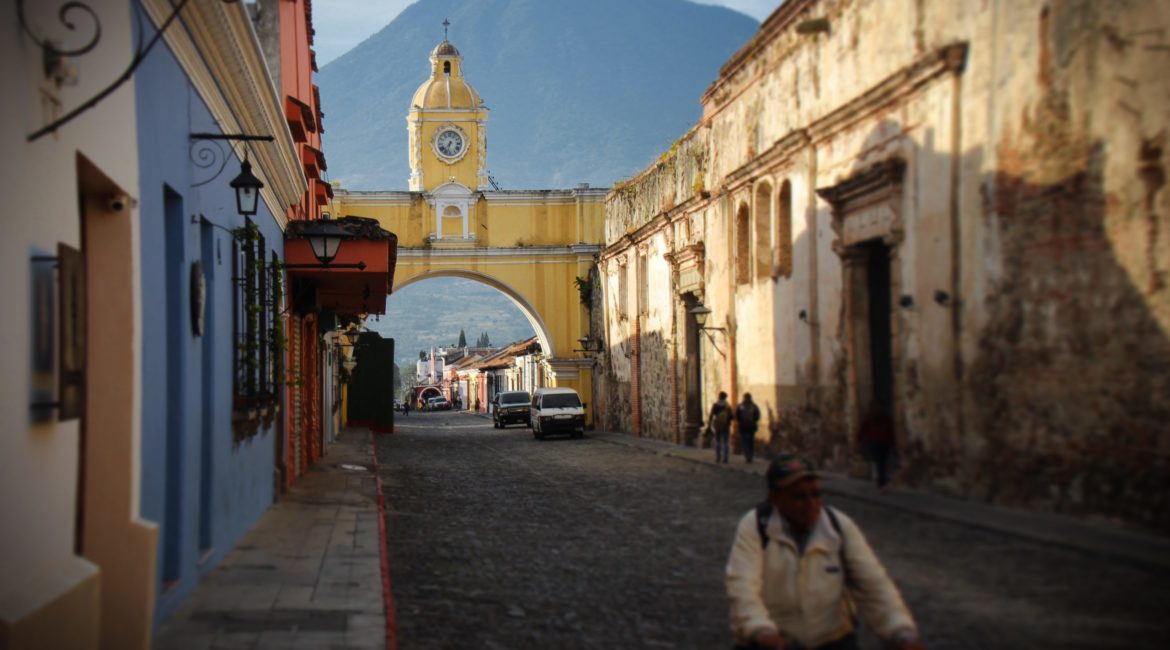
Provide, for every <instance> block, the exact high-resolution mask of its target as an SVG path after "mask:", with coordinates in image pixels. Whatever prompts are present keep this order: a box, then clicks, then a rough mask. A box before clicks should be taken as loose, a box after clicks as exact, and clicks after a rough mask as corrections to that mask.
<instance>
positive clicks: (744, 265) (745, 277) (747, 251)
mask: <svg viewBox="0 0 1170 650" xmlns="http://www.w3.org/2000/svg"><path fill="white" fill-rule="evenodd" d="M751 232H752V231H751V211H750V210H749V209H748V206H747V204H746V203H741V204H740V206H739V210H738V211H737V212H736V214H735V282H736V284H747V283H748V282H751V279H752V249H751Z"/></svg>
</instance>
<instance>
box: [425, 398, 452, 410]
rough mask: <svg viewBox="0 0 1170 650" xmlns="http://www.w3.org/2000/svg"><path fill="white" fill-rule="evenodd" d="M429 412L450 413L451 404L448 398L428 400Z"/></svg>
mask: <svg viewBox="0 0 1170 650" xmlns="http://www.w3.org/2000/svg"><path fill="white" fill-rule="evenodd" d="M427 410H428V411H450V410H451V402H450V401H449V400H448V399H447V398H446V397H431V398H429V399H427Z"/></svg>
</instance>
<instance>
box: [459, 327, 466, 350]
mask: <svg viewBox="0 0 1170 650" xmlns="http://www.w3.org/2000/svg"><path fill="white" fill-rule="evenodd" d="M459 347H461V348H465V347H467V335H466V334H464V333H463V328H462V327H460V328H459Z"/></svg>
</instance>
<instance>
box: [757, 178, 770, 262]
mask: <svg viewBox="0 0 1170 650" xmlns="http://www.w3.org/2000/svg"><path fill="white" fill-rule="evenodd" d="M755 207H756V219H755V222H756V227H755V240H756V246H755V249H756V250H755V261H756V278H758V279H761V280H762V279H765V278H767V277H769V276H771V275H772V238H771V233H770V231H771V229H772V185H771V184H770V183H767V182H765V183H760V184H759V186H757V187H756V201H755Z"/></svg>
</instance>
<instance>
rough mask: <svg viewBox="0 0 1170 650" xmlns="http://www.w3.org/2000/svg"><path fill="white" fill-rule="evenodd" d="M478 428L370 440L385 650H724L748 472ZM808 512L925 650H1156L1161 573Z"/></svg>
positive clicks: (875, 501) (873, 644)
mask: <svg viewBox="0 0 1170 650" xmlns="http://www.w3.org/2000/svg"><path fill="white" fill-rule="evenodd" d="M472 417H473V416H467V415H460V414H427V416H425V419H423V418H420V420H421V421H426V422H435V423H441V422H444V421H454V420H455V419H461V422H460V423H467V422H470V421H474V420H473V419H472ZM483 422H484V425H483V427H482V428H475V429H454V428H451V429H447V430H443V429H442V428H435V429H433V430H426V429H411V430H403V431H402V432H399V433H396V434H394V435H392V436H381V437H379V438H378V439H377V447H378V456H379V463H380V465H381V468H382V472H383V475H384V476H387V477H390V478H392V479H393V480H392V482H391V481H387V482H386V484H387V485H393V486H394V487H392V488H388V489H387V490H386V492H385V494H384V497H385V499H386V505H387V513H386V525H387V532H388V536H389V540H388V549H389V553H390V570H391V581H392V584H393V589H394V599H395V604H396V610H397V629H398V633H399V637H398V645H399V648H401V649H402V650H415V649H428V648H457V647H465V644H466V642H467V641H468V640H473V641H474V647H482V648H509V649H525V648H551V647H569V648H606V649H609V648H680V649H684V648H686V649H690V648H694V649H705V648H721V647H724V648H725V647H730V645H731V642H732V641H731V636H730V632H729V629H728V621H727V610H728V603H727V597H726V594H725V591H724V585H723V570H724V565H725V562H726V559H727V553H728V550H729V546H730V543H731V539H732V536H733V533H734V530H735V526H736V523H737V522H738V520H739V518H740V517H741V516H742V515H743V514H744V513H745V512H746V511H748V510H749V509H750V508H751V507H753V506H754V505H755V504H756V503H758V502H759V501H760V500H761V499H762V498H763V497H764V491H763V479H762V477H761V476H760V474H761V473H762V471H763V469H764V464H763V463H756V464H755V465H757V466H758V467H757V468H755V471H754V472H752V471H740V470H739V469H738V468H736V469H729V468H727V467H720V466H715V465H712V464H707V463H703V462H701V461H700V460H698V459H690V458H685V457H682V456H679V455H674V456H668V455H664V454H661V453H657V451H655V450H653V449H642V448H638V447H633V446H627V445H619V444H614V443H612V442H607V441H605V440H603V439H601V438H600V437H591V436H587V437H586V438H585V439H584V440H567V439H553V440H548V441H544V442H538V441H535V440H533V439H532V437H531V434H530V433H529V432H528V431H527V430H525V429H517V430H505V431H498V430H494V429H492V428H491V424H490V421H486V420H483ZM680 449H681V448H680ZM707 451H708V453H707V455H710V452H709V450H707ZM734 460H740V463H742V460H741V459H738V458H737V459H734ZM826 483H827V481H826ZM828 502H829V503H831V504H832V505H834V506H835V507H838V508H839V509H841V510H842V511H844V512H846V513H847V514H848V515H850V516H851V517H852V518H853V519H854V520H855V521H856V522H857V523H858V525H859V526H860V527H861V529H862V530H863V531H864V532H865V534H866V536H867V538H868V540H869V542H870V544H871V545H872V546H873V547H874V549H875V551H876V552H877V553H878V555H879V557H880V558H881V559H882V561H883V562H884V563H885V565H886V568H887V569H888V570H889V572H890V574H891V575H892V576H893V577H894V578H895V580H896V581H897V582H898V584H899V585H900V587H901V589H902V592H903V595H904V597H905V598H906V600H907V602H908V604H909V606H910V608H911V610H912V611H913V612H914V614H915V616H916V617H917V619H918V621H919V623H920V625H921V627H922V632H923V635H924V637H925V640H926V645H927V647H929V648H931V650H968V649H970V650H976V649H984V648H988V649H998V648H1029V649H1030V650H1064V649H1067V648H1094V649H1099V648H1111V649H1112V648H1116V649H1121V648H1127V649H1128V648H1143V649H1144V648H1149V649H1150V650H1153V649H1154V648H1163V647H1170V618H1168V617H1166V615H1165V605H1164V604H1165V603H1167V602H1170V580H1167V579H1166V578H1167V577H1170V575H1168V574H1167V573H1166V572H1162V571H1157V570H1154V569H1151V568H1149V567H1146V566H1143V565H1137V564H1134V563H1132V562H1127V561H1122V560H1119V559H1115V558H1112V557H1110V556H1107V555H1086V553H1085V552H1084V551H1080V550H1073V549H1071V548H1069V547H1066V546H1063V545H1054V544H1047V543H1044V542H1042V541H1038V540H1036V539H1026V538H1023V537H1021V536H1019V535H1017V534H1013V533H1012V531H1010V530H1008V531H997V530H992V529H989V528H988V527H987V526H985V525H984V522H983V521H982V520H977V519H975V518H974V517H970V516H969V517H967V519H965V520H957V519H955V518H950V519H948V518H944V517H940V516H935V514H934V513H932V512H928V511H925V510H914V509H897V508H892V507H891V506H890V505H887V504H884V503H882V502H881V501H880V497H877V496H876V495H875V496H873V497H870V498H860V497H857V496H851V495H849V494H847V493H845V492H843V491H840V490H838V491H836V492H833V493H832V494H830V495H829V497H828ZM1036 521H1040V518H1036ZM521 611H522V612H523V616H520V615H518V613H519V612H521ZM878 647H879V645H878V643H877V640H876V639H874V638H873V636H872V635H871V634H867V635H863V649H864V650H876V648H878Z"/></svg>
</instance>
